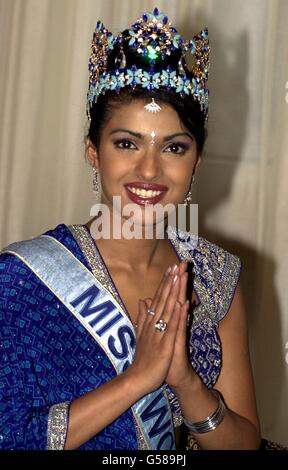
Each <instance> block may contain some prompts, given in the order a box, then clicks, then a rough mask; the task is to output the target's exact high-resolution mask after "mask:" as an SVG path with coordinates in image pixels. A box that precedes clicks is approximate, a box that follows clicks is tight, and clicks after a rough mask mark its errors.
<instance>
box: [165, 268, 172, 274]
mask: <svg viewBox="0 0 288 470" xmlns="http://www.w3.org/2000/svg"><path fill="white" fill-rule="evenodd" d="M170 271H171V267H169V268H168V269H167V271H166V274H167V275H168V274H169V273H170Z"/></svg>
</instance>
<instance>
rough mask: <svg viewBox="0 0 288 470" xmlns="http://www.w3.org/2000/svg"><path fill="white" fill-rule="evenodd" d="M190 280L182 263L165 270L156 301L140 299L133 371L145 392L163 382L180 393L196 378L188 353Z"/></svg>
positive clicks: (185, 264) (184, 263)
mask: <svg viewBox="0 0 288 470" xmlns="http://www.w3.org/2000/svg"><path fill="white" fill-rule="evenodd" d="M187 280H188V273H187V263H186V262H181V263H180V264H179V265H178V266H177V265H175V266H174V268H169V269H168V270H167V271H166V273H165V274H164V276H163V279H162V281H161V283H160V285H159V287H158V289H157V291H156V293H155V296H154V298H153V299H144V300H139V314H138V319H137V329H136V341H137V345H136V355H135V359H134V362H133V364H132V366H131V368H130V369H132V370H133V373H134V374H136V377H137V378H138V380H140V381H141V383H142V384H143V389H144V390H143V391H144V392H145V393H149V392H151V391H153V390H155V389H156V388H158V387H160V386H161V385H162V384H163V383H164V382H166V383H167V384H168V385H169V386H170V387H171V388H173V389H175V390H177V388H181V387H182V386H185V384H186V383H187V381H189V380H191V378H193V376H194V375H195V372H194V371H193V369H192V366H191V365H190V363H189V361H188V355H187V350H186V326H187V317H188V311H189V305H190V302H189V300H187V299H186V291H187ZM159 320H160V325H159ZM158 325H159V326H158ZM132 370H130V372H132Z"/></svg>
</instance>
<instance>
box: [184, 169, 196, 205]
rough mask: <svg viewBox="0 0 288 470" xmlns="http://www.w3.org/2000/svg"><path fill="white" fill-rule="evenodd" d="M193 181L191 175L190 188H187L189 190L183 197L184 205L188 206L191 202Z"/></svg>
mask: <svg viewBox="0 0 288 470" xmlns="http://www.w3.org/2000/svg"><path fill="white" fill-rule="evenodd" d="M194 182H195V175H193V176H192V180H191V186H190V189H189V192H188V193H187V194H186V197H185V199H184V206H189V204H191V201H192V189H193V184H194Z"/></svg>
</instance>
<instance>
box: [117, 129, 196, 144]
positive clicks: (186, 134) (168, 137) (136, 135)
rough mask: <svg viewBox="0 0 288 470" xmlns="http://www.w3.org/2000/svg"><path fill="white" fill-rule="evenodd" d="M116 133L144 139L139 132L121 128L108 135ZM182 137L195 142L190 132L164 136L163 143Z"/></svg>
mask: <svg viewBox="0 0 288 470" xmlns="http://www.w3.org/2000/svg"><path fill="white" fill-rule="evenodd" d="M117 132H126V133H127V134H130V135H133V137H136V138H137V139H143V138H144V136H143V135H142V134H140V133H139V132H133V131H130V130H129V129H121V128H118V129H114V130H113V131H111V132H110V135H112V134H116V133H117ZM183 136H185V137H189V138H190V139H191V140H193V141H194V140H195V139H194V137H193V135H192V134H190V132H176V133H175V134H171V135H166V137H164V139H163V141H164V142H167V141H168V140H171V139H174V138H175V137H183Z"/></svg>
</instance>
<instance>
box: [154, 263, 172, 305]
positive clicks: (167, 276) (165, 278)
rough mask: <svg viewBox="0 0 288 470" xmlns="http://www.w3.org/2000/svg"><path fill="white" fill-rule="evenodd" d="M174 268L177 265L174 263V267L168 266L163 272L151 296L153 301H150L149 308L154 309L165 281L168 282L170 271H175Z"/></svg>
mask: <svg viewBox="0 0 288 470" xmlns="http://www.w3.org/2000/svg"><path fill="white" fill-rule="evenodd" d="M175 268H177V266H176V265H175V266H174V268H172V269H171V268H168V269H167V271H166V272H165V274H164V276H163V277H162V280H161V282H160V284H159V286H158V289H157V291H156V293H155V295H154V297H153V301H152V304H151V306H150V308H151V310H155V309H156V307H157V305H158V303H159V299H161V296H162V295H163V290H164V288H165V285H166V284H167V283H169V281H170V273H171V272H172V271H175Z"/></svg>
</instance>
